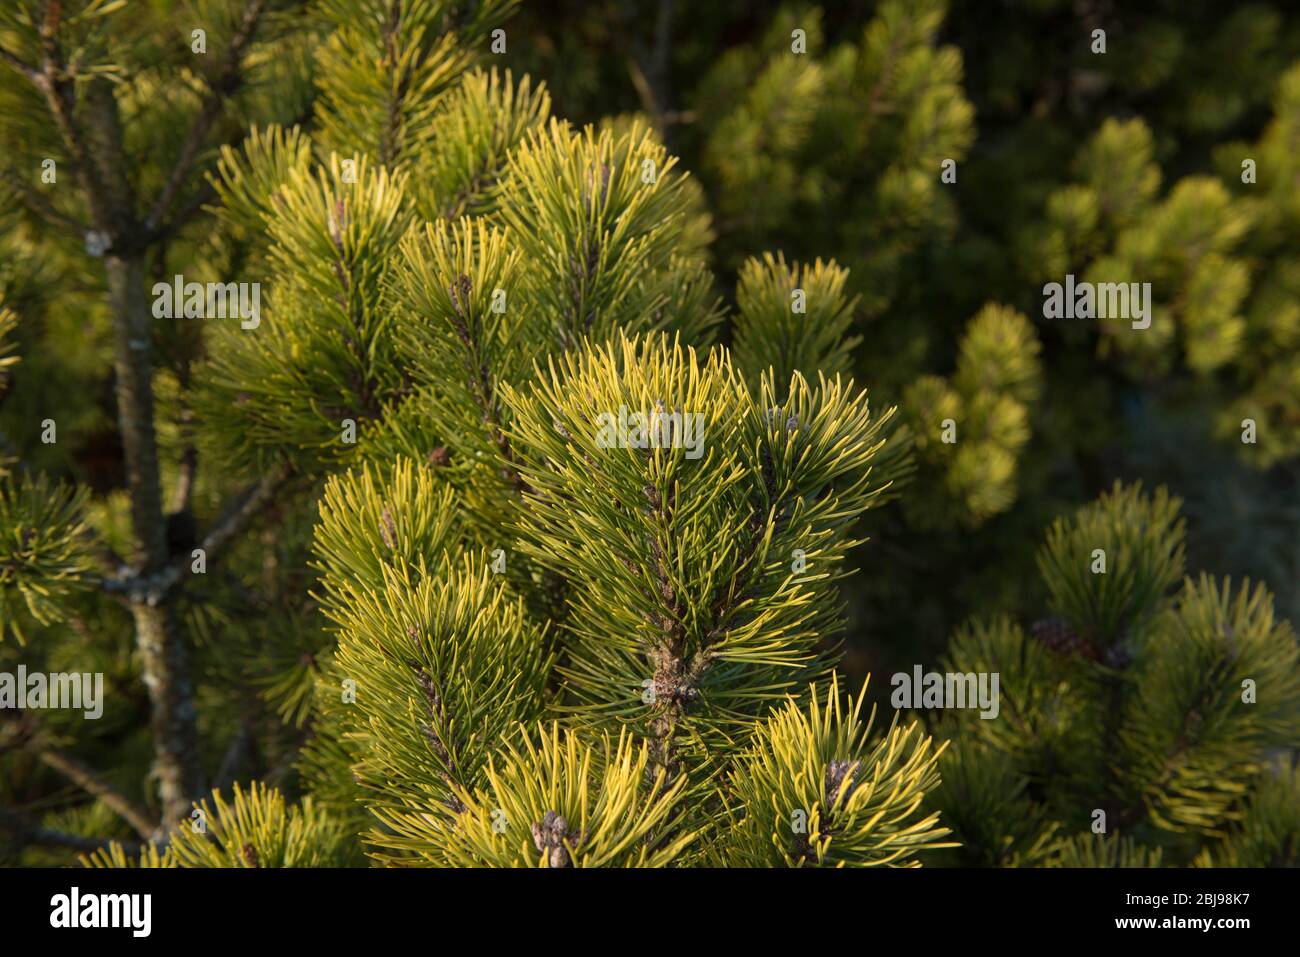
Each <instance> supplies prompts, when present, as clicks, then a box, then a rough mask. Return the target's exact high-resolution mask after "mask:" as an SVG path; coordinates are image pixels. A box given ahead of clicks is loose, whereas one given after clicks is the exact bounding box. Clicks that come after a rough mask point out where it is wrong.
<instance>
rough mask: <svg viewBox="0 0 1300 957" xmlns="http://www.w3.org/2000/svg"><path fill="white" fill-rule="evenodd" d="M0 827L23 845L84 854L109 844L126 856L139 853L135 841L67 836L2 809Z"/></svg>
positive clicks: (14, 812)
mask: <svg viewBox="0 0 1300 957" xmlns="http://www.w3.org/2000/svg"><path fill="white" fill-rule="evenodd" d="M0 825H3V826H5V827H6V828H8V829H9V830H10V831H11V832H13V833H14V834H15V835H17V837H18V840H19V841H21V842H22V843H24V844H43V845H46V846H48V847H66V848H71V849H72V850H74V851H85V852H90V851H97V850H99V849H100V848H103V847H107V846H108V845H110V844H120V845H121V846H122V849H123V850H124V851H125V852H126V853H128V854H136V853H139V851H140V844H139V843H138V842H136V841H123V840H121V839H119V838H115V837H82V836H81V835H80V834H69V833H68V832H66V831H58V830H55V829H54V828H49V827H42V826H41V825H39V824H37V823H36V822H35V821H32V820H31V819H30V818H28V817H27V816H26V815H23V814H20V813H18V812H17V811H9V810H5V809H3V808H0Z"/></svg>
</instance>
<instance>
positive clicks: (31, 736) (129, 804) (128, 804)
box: [4, 713, 157, 838]
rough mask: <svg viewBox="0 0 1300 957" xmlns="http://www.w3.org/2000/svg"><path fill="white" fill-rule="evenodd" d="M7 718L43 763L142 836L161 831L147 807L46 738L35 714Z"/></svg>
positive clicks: (145, 836)
mask: <svg viewBox="0 0 1300 957" xmlns="http://www.w3.org/2000/svg"><path fill="white" fill-rule="evenodd" d="M4 717H5V719H6V720H8V721H10V722H11V723H13V724H14V725H16V727H17V741H18V742H21V743H22V746H25V747H30V748H32V749H33V750H35V751H36V755H37V757H39V758H40V760H41V762H42V763H43V764H46V765H48V766H49V767H50V768H52V769H53V770H55V771H57V772H58V773H59V774H61V775H62V776H63V777H65V778H67V779H68V780H69V781H71V782H72V783H73V784H75V785H77V787H79V788H81V789H82V790H83V791H85V792H86V793H87V794H91V795H94V796H95V797H97V798H99V799H100V800H101V801H103V802H104V805H105V807H108V808H109V809H111V810H112V811H114V812H116V813H117V814H118V815H120V816H121V817H122V819H123V820H125V821H126V822H127V823H128V824H130V825H131V826H132V827H133V828H135V830H136V831H137V833H139V834H140V836H141V837H144V838H148V837H150V836H151V835H152V834H153V833H154V832H155V831H156V830H157V825H156V824H155V823H154V822H153V821H151V820H150V819H149V815H148V814H147V813H145V811H144V809H142V808H141V807H139V806H138V805H137V804H136V803H135V802H134V801H132V800H131V799H130V798H128V797H127V796H126V795H125V794H123V793H122V792H121V791H118V790H117V789H116V788H114V787H113V786H112V785H111V784H109V783H108V782H107V781H105V780H104V779H103V778H101V777H100V776H99V775H98V774H97V773H96V772H95V771H94V769H92V768H90V767H89V766H87V765H86V764H84V763H83V762H82V761H81V760H80V759H78V758H76V757H74V756H73V755H71V754H68V753H67V752H65V751H62V750H60V749H59V748H56V747H54V746H53V745H51V744H49V743H48V742H47V741H44V740H42V733H41V731H42V729H41V726H40V724H39V723H38V722H37V719H36V718H35V716H34V715H32V714H30V713H27V714H12V715H5V716H4Z"/></svg>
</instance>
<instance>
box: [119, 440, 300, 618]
mask: <svg viewBox="0 0 1300 957" xmlns="http://www.w3.org/2000/svg"><path fill="white" fill-rule="evenodd" d="M292 474H293V470H292V468H290V466H289V465H287V464H284V465H280V466H279V467H277V468H275V469H273V470H272V471H271V472H269V473H267V474H266V475H265V476H263V477H262V479H261V480H260V481H258V482H256V483H254V484H253V485H251V486H249V487H248V488H246V489H245V490H244V491H243V492H241V493H240V494H238V495H236V496H235V497H234V498H232V499H231V500H230V501H229V502H227V503H226V506H225V508H223V509H222V511H221V513H220V515H219V516H218V517H217V519H216V521H214V522H213V523H212V527H211V528H209V529H208V533H207V534H206V535H205V536H204V537H203V539H202V541H201V542H200V543H199V546H198V547H200V548H202V549H203V553H204V556H205V558H206V559H207V560H208V561H209V562H210V561H213V560H214V559H215V558H217V557H218V556H220V555H221V553H222V552H224V551H225V549H226V548H227V547H228V546H229V545H230V543H231V542H233V541H234V540H235V539H236V538H238V537H239V535H240V534H241V533H242V532H243V531H244V530H245V529H246V528H247V527H248V525H249V524H250V523H251V522H252V521H253V519H254V518H256V517H257V515H258V514H259V513H261V511H262V510H263V509H265V508H266V507H267V506H268V505H270V503H271V502H272V500H273V499H274V498H275V495H276V493H277V492H278V491H279V490H280V488H281V487H282V486H283V485H284V484H285V483H286V482H287V481H288V480H289V477H290V476H291V475H292ZM190 564H191V557H190V556H189V555H181V556H179V557H178V558H177V559H176V560H175V561H173V562H171V563H170V564H168V565H167V566H166V567H165V568H163V569H162V570H161V571H159V572H156V573H154V574H128V575H125V576H121V577H118V578H105V579H102V580H101V581H100V583H99V584H100V587H101V588H102V589H103V590H104V591H106V592H108V593H110V594H114V595H119V596H122V597H124V598H125V599H126V600H127V601H128V602H131V603H139V604H145V605H159V604H161V603H163V602H164V601H165V600H166V599H167V597H168V596H169V595H170V594H171V592H172V591H173V590H174V589H175V588H176V587H177V586H178V585H179V584H180V583H181V581H182V580H183V579H184V577H185V575H186V573H187V571H188V570H189V567H190Z"/></svg>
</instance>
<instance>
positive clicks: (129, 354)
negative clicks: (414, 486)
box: [105, 254, 203, 828]
mask: <svg viewBox="0 0 1300 957" xmlns="http://www.w3.org/2000/svg"><path fill="white" fill-rule="evenodd" d="M105 266H106V270H107V274H108V295H109V305H110V307H111V309H112V311H113V331H114V339H115V340H116V342H115V348H116V354H115V357H114V369H115V371H116V377H117V414H118V426H119V429H120V430H121V434H122V447H123V449H124V452H125V457H126V474H127V487H128V490H129V492H130V497H131V538H132V555H131V565H132V568H133V569H134V570H135V571H136V572H137V573H140V574H153V573H156V572H158V571H160V570H161V569H162V568H163V567H164V565H166V563H167V560H168V552H167V536H166V518H165V516H164V514H163V507H162V482H161V479H160V477H159V474H158V445H157V441H156V437H155V433H154V420H153V381H152V379H153V361H152V356H151V350H152V343H151V341H150V336H149V321H150V317H151V314H150V310H149V303H148V300H147V298H146V297H145V291H144V265H143V262H142V260H141V259H140V257H139V256H138V255H133V256H130V257H129V258H123V257H120V256H113V255H111V254H110V255H109V256H108V258H107V260H106V263H105ZM131 613H132V616H133V617H134V619H135V631H136V645H137V647H138V648H139V649H140V658H141V664H142V666H143V669H144V683H145V686H146V687H147V688H148V691H149V702H150V705H151V706H152V719H151V726H152V730H153V739H154V752H155V765H154V771H155V773H156V774H157V776H158V786H159V796H160V798H161V801H162V825H163V827H164V828H166V827H169V826H171V825H173V824H175V823H177V822H178V821H180V820H182V819H183V818H185V817H186V816H187V815H188V814H189V810H190V802H191V801H192V800H193V799H194V798H195V797H198V796H199V795H200V793H201V792H202V789H203V768H202V765H201V763H200V762H199V751H198V730H197V724H196V721H195V714H194V689H193V685H192V682H191V679H190V668H189V649H188V648H187V647H186V644H185V640H184V636H183V635H182V633H181V631H180V629H179V628H178V627H177V623H176V621H175V616H174V614H173V613H172V609H171V606H170V601H169V600H167V599H165V598H164V600H163V601H162V603H161V604H159V605H150V604H147V603H145V602H143V601H133V602H132V604H131Z"/></svg>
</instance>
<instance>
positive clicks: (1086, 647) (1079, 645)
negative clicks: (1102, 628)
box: [1029, 618, 1101, 661]
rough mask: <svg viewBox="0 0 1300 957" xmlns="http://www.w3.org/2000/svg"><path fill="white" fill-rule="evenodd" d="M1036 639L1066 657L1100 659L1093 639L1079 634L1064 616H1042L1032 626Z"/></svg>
mask: <svg viewBox="0 0 1300 957" xmlns="http://www.w3.org/2000/svg"><path fill="white" fill-rule="evenodd" d="M1029 631H1030V634H1032V635H1033V637H1034V639H1035V640H1036V641H1040V642H1042V643H1043V644H1044V645H1045V646H1046V647H1047V648H1049V649H1051V650H1052V651H1054V652H1056V653H1057V654H1058V655H1062V656H1064V657H1066V658H1082V659H1083V660H1085V661H1100V660H1101V652H1100V651H1099V650H1098V648H1097V646H1096V645H1094V644H1093V643H1092V642H1091V641H1089V640H1088V639H1087V638H1085V637H1084V636H1083V635H1081V634H1079V633H1078V632H1077V631H1075V630H1074V628H1073V627H1071V625H1070V623H1069V622H1068V621H1066V620H1065V619H1063V618H1040V619H1039V620H1038V621H1036V622H1034V623H1033V625H1031V626H1030V629H1029Z"/></svg>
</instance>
